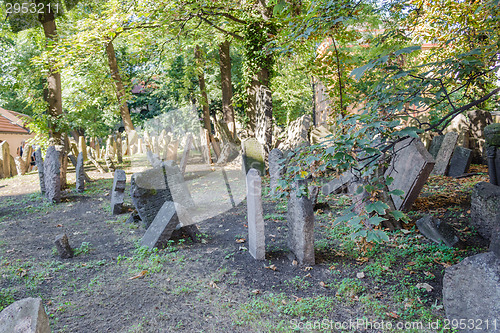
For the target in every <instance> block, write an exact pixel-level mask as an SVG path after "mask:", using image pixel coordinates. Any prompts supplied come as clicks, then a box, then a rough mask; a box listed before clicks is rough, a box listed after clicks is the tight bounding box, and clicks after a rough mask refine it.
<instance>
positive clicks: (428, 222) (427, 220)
mask: <svg viewBox="0 0 500 333" xmlns="http://www.w3.org/2000/svg"><path fill="white" fill-rule="evenodd" d="M417 227H418V230H419V231H420V233H421V234H422V235H424V236H425V237H427V238H429V239H430V240H431V241H433V242H435V243H438V244H440V243H443V244H445V245H446V246H448V247H454V246H457V244H458V243H459V242H460V239H459V238H458V236H457V234H456V233H455V230H454V229H453V228H452V227H450V226H449V225H448V224H446V223H445V222H443V221H441V220H440V219H437V218H434V217H433V216H431V215H426V216H424V217H423V218H421V219H420V220H418V221H417Z"/></svg>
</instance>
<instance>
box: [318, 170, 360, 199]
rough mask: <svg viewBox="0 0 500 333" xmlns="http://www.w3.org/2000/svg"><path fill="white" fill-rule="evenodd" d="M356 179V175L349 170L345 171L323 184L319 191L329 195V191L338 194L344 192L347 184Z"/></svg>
mask: <svg viewBox="0 0 500 333" xmlns="http://www.w3.org/2000/svg"><path fill="white" fill-rule="evenodd" d="M356 180H357V177H356V176H355V175H354V174H353V173H352V172H351V171H346V172H344V173H343V174H341V175H340V176H338V177H337V178H335V179H333V180H331V181H329V182H328V183H327V184H325V185H323V187H322V188H321V192H323V194H324V195H329V194H331V193H334V194H339V193H341V192H345V191H347V188H348V187H349V185H350V184H351V183H353V182H354V181H356Z"/></svg>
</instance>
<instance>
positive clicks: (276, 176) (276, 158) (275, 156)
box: [267, 148, 285, 195]
mask: <svg viewBox="0 0 500 333" xmlns="http://www.w3.org/2000/svg"><path fill="white" fill-rule="evenodd" d="M267 159H268V161H269V178H270V179H269V183H270V187H271V194H272V195H274V194H276V189H277V188H278V181H279V180H280V179H281V178H282V177H283V174H284V171H285V170H284V163H283V161H281V160H282V159H283V152H282V151H281V150H279V149H278V148H275V149H273V150H271V151H270V152H269V156H268V158H267Z"/></svg>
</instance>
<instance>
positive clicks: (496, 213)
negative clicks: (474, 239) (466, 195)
mask: <svg viewBox="0 0 500 333" xmlns="http://www.w3.org/2000/svg"><path fill="white" fill-rule="evenodd" d="M470 210H471V214H470V215H471V220H470V222H471V224H472V225H473V226H474V227H475V228H476V230H477V231H478V232H479V234H480V235H481V236H483V237H484V238H485V239H490V237H491V233H492V230H493V229H494V228H495V226H496V225H498V224H500V186H496V185H493V184H490V183H486V182H480V183H477V184H476V185H474V188H473V189H472V193H471V205H470Z"/></svg>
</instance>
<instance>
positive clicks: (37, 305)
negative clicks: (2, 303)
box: [0, 298, 51, 333]
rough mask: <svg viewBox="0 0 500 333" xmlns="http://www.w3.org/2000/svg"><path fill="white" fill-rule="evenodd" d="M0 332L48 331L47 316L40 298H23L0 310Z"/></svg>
mask: <svg viewBox="0 0 500 333" xmlns="http://www.w3.org/2000/svg"><path fill="white" fill-rule="evenodd" d="M0 332H4V333H7V332H13V333H50V332H51V330H50V325H49V317H48V316H47V313H45V309H44V308H43V302H42V299H41V298H24V299H21V300H19V301H16V302H14V303H12V304H11V305H9V306H8V307H6V308H5V309H3V311H2V312H0Z"/></svg>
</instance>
